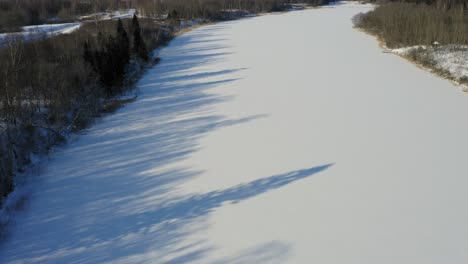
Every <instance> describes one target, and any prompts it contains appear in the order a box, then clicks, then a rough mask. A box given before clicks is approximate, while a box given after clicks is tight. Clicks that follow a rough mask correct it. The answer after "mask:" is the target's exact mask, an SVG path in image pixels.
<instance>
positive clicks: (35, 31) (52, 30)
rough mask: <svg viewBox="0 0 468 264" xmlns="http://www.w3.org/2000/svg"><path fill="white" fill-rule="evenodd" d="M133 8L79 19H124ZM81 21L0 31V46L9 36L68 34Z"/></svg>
mask: <svg viewBox="0 0 468 264" xmlns="http://www.w3.org/2000/svg"><path fill="white" fill-rule="evenodd" d="M135 12H136V10H135V9H129V10H125V11H116V12H113V13H99V15H97V14H92V15H88V16H82V17H80V19H86V18H88V19H91V18H94V17H96V16H97V17H98V19H99V20H110V19H114V20H117V19H126V18H132V17H133V15H134V14H135ZM81 25H82V23H78V22H76V23H64V24H44V25H35V26H25V27H23V28H22V29H23V31H21V32H13V33H0V46H2V45H4V44H5V43H6V42H7V41H8V38H9V37H11V36H21V37H22V38H24V39H25V40H27V41H30V40H37V39H40V38H44V37H53V36H57V35H60V34H70V33H72V32H73V31H75V30H77V29H79V28H80V26H81Z"/></svg>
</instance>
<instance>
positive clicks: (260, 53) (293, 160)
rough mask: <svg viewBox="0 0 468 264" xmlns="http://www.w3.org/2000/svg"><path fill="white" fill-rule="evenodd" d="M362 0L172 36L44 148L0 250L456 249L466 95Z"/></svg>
mask: <svg viewBox="0 0 468 264" xmlns="http://www.w3.org/2000/svg"><path fill="white" fill-rule="evenodd" d="M368 8H370V7H369V6H366V5H359V4H349V3H348V4H344V5H338V6H336V7H333V8H319V9H309V10H304V11H297V12H292V13H285V14H275V15H265V16H259V17H255V18H249V19H242V20H237V21H230V22H226V23H218V24H213V25H208V26H204V27H200V28H198V29H195V30H193V31H191V32H189V33H186V34H184V35H182V36H180V37H178V38H176V39H175V40H173V41H172V42H171V43H170V45H169V46H168V47H165V48H163V49H162V50H161V51H160V53H159V56H160V57H161V58H162V60H161V62H160V64H158V65H157V66H156V67H154V68H152V69H150V70H148V72H147V73H146V74H145V76H144V77H143V78H142V79H141V81H140V82H139V83H138V87H139V88H138V89H139V90H140V96H139V97H138V99H137V100H136V101H135V102H134V103H132V104H129V105H127V106H126V107H124V108H122V109H120V110H118V111H117V112H116V113H115V114H113V115H110V116H107V117H105V118H103V120H101V121H99V122H97V123H96V125H94V126H93V127H92V128H89V129H88V130H86V131H85V132H83V135H80V136H76V137H74V138H73V139H72V142H70V143H69V144H68V146H67V147H65V148H63V149H61V150H57V151H55V152H54V153H53V155H52V157H51V160H50V162H49V164H48V166H47V167H46V168H44V169H43V171H41V173H40V175H38V176H37V177H36V178H35V179H34V181H33V182H32V183H31V186H34V188H32V190H31V195H30V197H29V200H28V202H27V205H26V207H25V210H24V211H22V212H19V213H17V215H16V216H15V219H16V222H15V224H14V225H12V228H11V229H10V232H9V236H8V239H7V240H6V241H5V242H4V243H3V245H2V247H1V249H0V263H209V264H213V263H359V264H363V263H372V264H374V263H382V264H385V263H392V264H393V263H411V264H416V263H424V264H427V263H447V262H449V263H467V261H468V248H467V247H468V246H467V245H468V227H467V225H466V223H467V222H468V211H467V210H466V208H467V207H466V201H467V199H468V193H467V192H466V186H467V184H468V178H467V177H466V175H468V166H467V165H466V157H467V156H468V137H466V135H467V134H468V123H467V122H466V116H467V113H468V98H467V96H466V95H465V94H463V93H462V92H460V91H459V89H457V88H456V87H455V86H454V85H453V84H452V83H450V82H449V81H446V80H444V79H441V78H439V77H436V76H434V75H433V74H431V73H429V72H427V71H424V70H422V69H420V68H418V67H416V66H414V65H413V64H411V63H409V62H408V61H406V60H403V59H401V58H400V57H398V56H389V54H386V53H383V52H382V49H381V48H379V47H378V44H377V41H376V40H375V38H374V37H371V36H369V35H367V34H365V33H362V32H360V31H357V30H354V29H353V27H352V23H351V18H352V17H353V15H355V14H357V13H359V12H364V11H366V10H368ZM324 25H326V26H324ZM344 44H346V45H344Z"/></svg>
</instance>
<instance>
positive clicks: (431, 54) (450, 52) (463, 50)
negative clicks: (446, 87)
mask: <svg viewBox="0 0 468 264" xmlns="http://www.w3.org/2000/svg"><path fill="white" fill-rule="evenodd" d="M433 45H434V46H423V45H420V46H411V47H403V48H398V49H392V50H391V51H392V52H394V53H396V54H399V55H404V56H407V55H409V54H410V53H411V52H414V51H419V52H420V53H421V55H423V56H425V57H427V58H428V59H429V60H431V61H433V62H434V67H435V68H437V69H439V70H443V71H444V72H448V73H449V75H450V76H452V77H453V78H455V80H460V79H462V78H466V79H468V46H466V45H440V44H439V43H438V42H434V44H433Z"/></svg>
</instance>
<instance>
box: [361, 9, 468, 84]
mask: <svg viewBox="0 0 468 264" xmlns="http://www.w3.org/2000/svg"><path fill="white" fill-rule="evenodd" d="M466 8H467V7H466V4H463V3H461V2H457V3H456V2H450V3H448V2H447V3H444V2H443V1H432V2H431V4H415V3H412V2H411V3H408V2H404V1H403V2H398V3H383V4H380V5H376V6H375V8H374V9H373V10H372V11H370V12H368V13H366V14H358V15H356V16H355V17H354V18H353V21H354V24H355V26H356V27H358V28H360V29H362V30H364V31H366V32H367V33H369V34H372V35H374V36H375V37H377V38H378V39H379V41H380V42H381V43H382V45H381V46H382V48H383V49H385V50H386V51H387V52H392V53H395V54H397V55H399V56H401V57H403V58H405V59H407V60H409V61H411V62H413V63H415V64H416V65H418V66H420V67H423V68H425V69H426V70H429V71H431V72H433V73H434V74H437V75H438V76H441V77H443V78H445V79H448V80H450V81H453V82H454V83H456V84H457V85H459V86H460V87H461V88H462V89H463V90H466V89H467V88H468V62H467V60H466V58H468V49H467V48H466V47H467V44H468V39H467V37H466V36H467V35H466V32H467V29H468V22H467V21H468V20H467V18H468V15H467V13H466Z"/></svg>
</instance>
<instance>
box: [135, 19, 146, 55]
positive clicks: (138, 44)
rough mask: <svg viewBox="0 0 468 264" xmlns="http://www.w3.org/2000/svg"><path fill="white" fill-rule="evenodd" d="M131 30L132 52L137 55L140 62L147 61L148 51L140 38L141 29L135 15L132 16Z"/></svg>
mask: <svg viewBox="0 0 468 264" xmlns="http://www.w3.org/2000/svg"><path fill="white" fill-rule="evenodd" d="M132 29H133V52H134V53H135V54H137V55H138V57H140V58H141V59H142V60H144V61H148V49H147V48H146V44H145V42H144V41H143V39H142V38H141V28H140V23H139V22H138V18H137V16H136V15H133V19H132Z"/></svg>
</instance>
